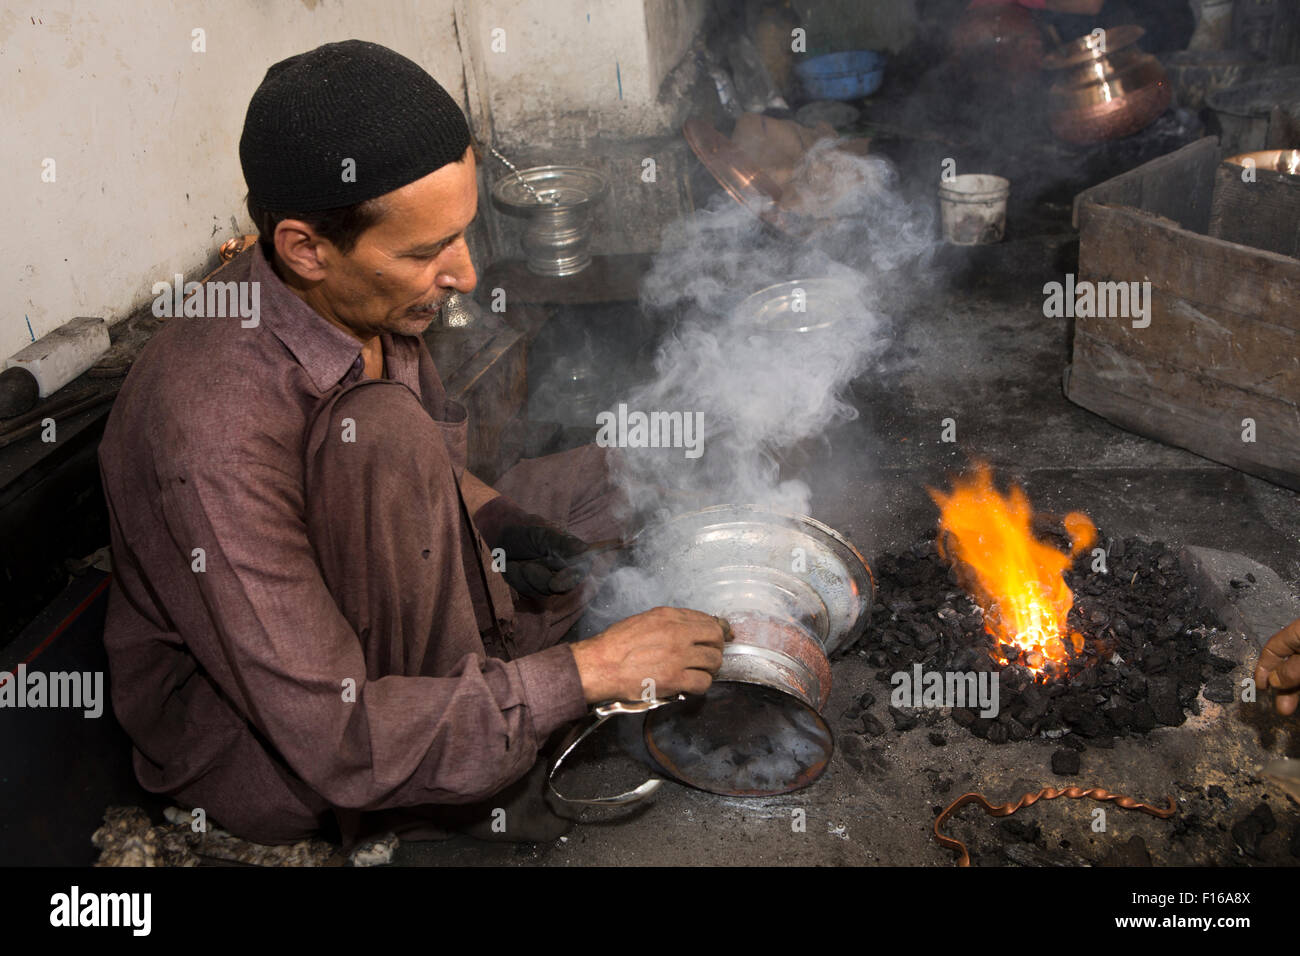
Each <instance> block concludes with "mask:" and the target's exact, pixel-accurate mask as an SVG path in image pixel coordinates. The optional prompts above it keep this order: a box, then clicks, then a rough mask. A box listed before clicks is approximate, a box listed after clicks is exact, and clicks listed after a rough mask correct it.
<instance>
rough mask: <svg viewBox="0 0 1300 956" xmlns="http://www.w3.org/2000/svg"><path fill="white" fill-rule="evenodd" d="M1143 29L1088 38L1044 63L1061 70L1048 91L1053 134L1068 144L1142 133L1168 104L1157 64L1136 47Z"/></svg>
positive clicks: (1166, 87)
mask: <svg viewBox="0 0 1300 956" xmlns="http://www.w3.org/2000/svg"><path fill="white" fill-rule="evenodd" d="M1144 32H1145V31H1144V30H1143V29H1142V28H1141V27H1138V26H1122V27H1115V28H1114V29H1111V30H1106V31H1104V35H1103V37H1102V38H1101V39H1095V38H1094V37H1093V36H1092V35H1091V34H1090V35H1087V36H1082V37H1079V38H1078V39H1077V40H1074V41H1072V42H1070V43H1067V44H1065V45H1064V46H1063V47H1061V48H1060V49H1059V50H1058V51H1057V52H1055V53H1052V54H1049V55H1048V56H1047V57H1044V59H1043V65H1044V67H1045V68H1046V69H1049V70H1059V71H1061V76H1060V77H1059V78H1058V79H1057V80H1056V81H1055V82H1054V83H1053V84H1052V87H1051V90H1050V91H1049V93H1048V99H1049V101H1050V103H1051V109H1052V115H1051V126H1052V132H1053V133H1054V134H1055V135H1056V136H1057V137H1058V138H1059V139H1062V140H1064V141H1065V142H1067V143H1080V144H1082V143H1097V142H1101V141H1103V140H1108V139H1118V138H1120V137H1122V136H1129V135H1131V134H1133V133H1136V132H1138V131H1139V130H1141V129H1145V128H1146V127H1147V126H1149V125H1150V124H1151V122H1152V121H1153V120H1154V119H1155V118H1156V117H1157V116H1159V115H1160V114H1161V113H1163V112H1164V111H1165V110H1166V109H1167V108H1168V107H1169V103H1170V101H1171V100H1172V92H1171V90H1170V87H1169V79H1168V77H1167V76H1166V75H1165V70H1164V67H1162V66H1161V65H1160V61H1159V60H1157V59H1156V58H1155V57H1154V56H1152V55H1151V54H1149V53H1143V52H1142V51H1141V50H1140V49H1138V47H1137V46H1136V44H1137V41H1138V40H1139V39H1140V38H1141V37H1142V34H1143V33H1144Z"/></svg>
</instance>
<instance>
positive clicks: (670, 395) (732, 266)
mask: <svg viewBox="0 0 1300 956" xmlns="http://www.w3.org/2000/svg"><path fill="white" fill-rule="evenodd" d="M834 146H835V142H834V141H833V140H829V139H828V140H823V141H821V142H819V143H817V144H816V145H815V146H814V147H813V148H812V149H811V150H810V151H809V153H808V155H807V157H806V158H805V160H804V162H803V164H802V166H801V167H800V168H799V170H797V171H796V175H795V179H794V180H793V182H795V183H797V184H798V186H797V187H795V188H794V189H793V190H791V189H789V187H788V188H787V193H786V194H785V195H786V196H787V197H788V198H790V199H791V201H792V204H793V205H794V206H795V208H796V209H797V210H798V211H799V212H801V213H804V214H806V215H809V216H811V217H813V218H815V219H817V220H818V221H819V222H820V223H821V224H820V225H819V227H818V228H817V229H816V230H815V231H814V232H813V233H812V235H811V236H810V237H808V238H807V239H806V240H804V241H802V242H799V241H794V240H790V239H782V238H777V237H774V236H773V235H772V233H771V232H770V231H769V230H768V229H767V228H766V227H765V226H763V224H762V223H760V221H759V220H758V218H757V217H756V216H755V215H754V213H753V212H752V211H751V210H749V209H746V208H744V207H742V206H741V205H739V204H738V203H736V202H735V201H734V200H732V199H731V198H730V197H728V196H725V195H721V196H718V197H717V199H716V200H715V201H714V202H713V203H712V204H711V205H710V206H709V208H707V209H705V210H701V211H698V212H696V213H695V214H694V215H692V216H689V217H686V218H684V219H682V220H679V221H678V222H677V223H675V224H674V225H673V226H672V227H670V229H669V230H668V231H667V232H666V234H665V238H664V241H663V246H662V251H661V252H660V253H659V255H658V256H657V257H656V259H655V262H654V265H653V267H652V269H651V271H650V273H649V274H648V276H647V277H646V280H645V282H644V284H643V287H642V300H643V304H644V305H645V306H648V307H651V308H654V309H671V310H675V311H676V313H677V314H678V315H679V316H680V318H679V320H678V322H677V325H676V328H675V329H674V331H673V333H672V334H671V335H670V336H668V337H667V338H666V340H665V341H664V342H663V343H662V344H661V345H660V347H659V350H658V353H657V355H656V359H655V376H654V378H653V380H652V381H650V382H648V383H646V384H643V385H640V386H638V387H635V388H633V389H631V390H630V392H629V393H628V394H627V396H626V398H625V399H621V401H625V402H626V404H627V406H628V407H629V408H630V409H633V410H641V411H644V412H647V413H650V412H674V411H675V412H683V413H687V414H691V413H696V412H698V413H702V415H703V434H704V448H703V454H702V455H701V456H700V457H699V458H695V459H689V458H687V457H685V456H684V455H683V454H682V453H681V452H680V451H677V450H675V449H671V448H625V449H624V450H623V451H622V452H621V453H620V454H619V455H618V456H616V458H615V477H616V480H618V481H619V482H620V483H621V485H622V487H623V489H624V491H625V493H626V495H627V496H628V499H629V501H630V503H631V505H632V507H633V509H634V511H635V512H636V513H637V514H638V515H639V516H640V517H641V518H643V519H644V518H651V519H654V518H658V519H659V520H662V519H665V518H667V517H669V516H670V515H672V514H677V513H682V512H686V511H692V510H696V509H699V508H703V507H707V506H710V505H715V504H753V505H758V506H760V507H762V508H764V509H766V510H770V511H776V512H783V513H786V514H793V515H808V514H810V510H811V509H810V500H811V492H810V489H809V486H808V484H807V482H806V481H805V480H803V478H802V477H800V476H799V475H790V476H784V477H783V476H782V474H781V456H782V454H783V453H784V452H787V451H789V450H790V449H792V448H794V447H795V446H798V445H800V444H801V443H804V442H807V441H809V440H811V439H815V438H817V437H818V436H820V435H821V434H822V433H823V432H824V431H826V430H827V429H828V427H829V426H831V425H833V424H835V423H836V422H838V421H844V420H848V419H852V418H854V417H856V416H857V410H856V409H855V408H854V407H853V406H852V405H850V404H849V403H848V402H846V401H845V398H844V394H845V390H846V388H847V386H848V385H849V383H850V382H851V381H852V380H853V379H854V378H855V377H857V376H859V375H861V374H862V373H864V372H865V371H866V370H867V369H869V368H870V366H871V364H872V362H873V361H874V360H875V359H876V358H878V357H879V356H880V354H881V352H882V351H883V350H884V348H885V347H886V346H887V344H888V334H889V326H890V321H889V319H890V317H889V316H888V315H887V314H885V313H884V311H883V309H884V308H885V306H884V305H883V303H885V302H888V301H891V300H897V299H899V298H901V297H902V296H900V294H899V291H898V290H897V289H893V288H891V285H896V284H899V283H905V282H910V281H914V278H912V276H913V275H914V274H915V269H914V268H912V267H914V266H916V265H918V264H920V263H922V262H923V261H924V260H925V259H926V257H927V256H928V254H929V253H930V252H931V251H932V250H933V248H934V247H935V245H936V240H935V238H934V236H935V224H934V213H933V210H932V209H931V208H929V207H919V208H918V207H917V206H915V205H913V204H911V203H909V202H908V201H906V200H905V199H904V198H903V196H902V193H901V191H900V190H899V188H898V182H897V174H896V172H895V170H894V169H893V167H892V166H891V165H890V164H889V163H888V162H887V161H886V160H883V159H880V158H875V157H864V156H860V155H854V154H850V153H847V152H843V151H840V150H837V149H835V148H834ZM905 271H906V273H909V275H905V274H904V272H905ZM825 279H830V280H835V284H836V285H837V286H838V291H837V292H836V293H835V295H834V298H833V303H832V308H833V310H834V313H833V314H831V315H825V314H814V313H816V310H817V308H818V305H819V299H818V298H817V297H816V296H814V295H813V285H814V284H813V283H810V284H809V288H808V301H807V309H808V322H807V324H819V323H821V322H823V321H825V320H826V319H834V320H835V322H834V324H833V325H831V326H830V327H828V328H821V329H814V330H812V331H807V332H802V333H800V332H792V331H778V332H772V331H763V330H760V329H756V328H755V326H754V325H753V323H752V319H751V318H750V317H749V316H748V314H747V313H744V312H740V311H737V308H736V307H737V305H738V304H739V303H741V302H742V301H743V300H744V299H745V298H746V297H747V296H749V295H750V294H751V293H754V292H757V291H759V290H762V289H766V288H767V287H769V286H772V285H774V284H777V283H783V282H790V281H792V280H825ZM820 305H821V306H822V310H823V312H824V311H825V307H826V299H825V298H823V299H821V300H820ZM869 456H870V450H869V449H862V448H857V449H853V458H854V465H853V467H860V468H867V467H870V457H869ZM649 550H650V549H649V547H648V546H646V545H645V539H644V537H643V538H642V539H641V542H640V544H639V545H638V549H637V553H636V554H635V556H634V564H635V566H631V567H624V568H621V569H619V570H618V571H616V572H615V573H614V574H613V575H612V576H611V577H610V579H609V580H608V581H607V587H606V588H605V589H604V590H603V593H604V595H605V597H606V601H605V602H601V603H602V604H604V607H603V608H594V609H593V610H596V611H597V613H598V614H602V615H604V614H607V615H608V619H609V620H617V619H618V618H620V617H624V616H626V615H628V614H632V613H636V612H637V611H641V610H645V609H646V608H649V607H652V606H654V605H656V604H661V603H675V597H678V596H680V595H682V594H685V593H690V592H691V591H692V588H691V582H688V581H682V580H674V572H673V567H674V566H675V565H676V564H677V563H678V562H676V561H675V560H674V559H673V558H672V557H671V555H669V554H651V553H647V552H648V551H649ZM678 576H680V575H678ZM607 602H608V603H607ZM705 609H706V610H707V608H705Z"/></svg>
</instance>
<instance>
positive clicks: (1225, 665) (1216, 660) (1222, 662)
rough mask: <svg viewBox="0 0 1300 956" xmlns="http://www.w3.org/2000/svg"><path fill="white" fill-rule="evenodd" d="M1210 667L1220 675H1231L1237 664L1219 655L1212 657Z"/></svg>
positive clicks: (1212, 655)
mask: <svg viewBox="0 0 1300 956" xmlns="http://www.w3.org/2000/svg"><path fill="white" fill-rule="evenodd" d="M1210 666H1211V667H1213V668H1214V669H1215V670H1216V671H1218V672H1219V673H1220V674H1228V673H1231V672H1232V671H1233V670H1235V669H1236V667H1237V662H1236V661H1234V660H1232V659H1231V658H1227V657H1220V656H1219V655H1218V654H1211V655H1210Z"/></svg>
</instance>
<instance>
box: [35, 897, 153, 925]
mask: <svg viewBox="0 0 1300 956" xmlns="http://www.w3.org/2000/svg"><path fill="white" fill-rule="evenodd" d="M152 915H153V894H151V893H83V892H81V887H79V886H76V885H74V886H73V887H72V889H71V890H70V891H69V892H67V893H55V894H54V895H53V896H51V897H50V925H51V926H64V927H77V926H125V927H129V928H130V930H131V934H132V935H133V936H148V935H149V932H150V930H151V929H152V926H153V919H152Z"/></svg>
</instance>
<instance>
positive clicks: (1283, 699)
mask: <svg viewBox="0 0 1300 956" xmlns="http://www.w3.org/2000/svg"><path fill="white" fill-rule="evenodd" d="M1255 687H1256V688H1257V689H1263V688H1264V687H1271V688H1273V690H1274V691H1275V692H1276V694H1277V698H1276V704H1277V712H1278V713H1279V714H1285V715H1288V716H1289V715H1291V714H1294V713H1295V712H1296V705H1297V704H1300V618H1298V619H1296V620H1294V621H1292V622H1291V623H1290V624H1288V625H1287V626H1286V627H1284V628H1282V630H1280V631H1278V632H1277V633H1276V634H1274V635H1273V636H1272V637H1270V638H1269V639H1268V642H1267V643H1266V644H1265V645H1264V649H1263V650H1262V651H1260V652H1259V663H1258V664H1256V665H1255Z"/></svg>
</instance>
